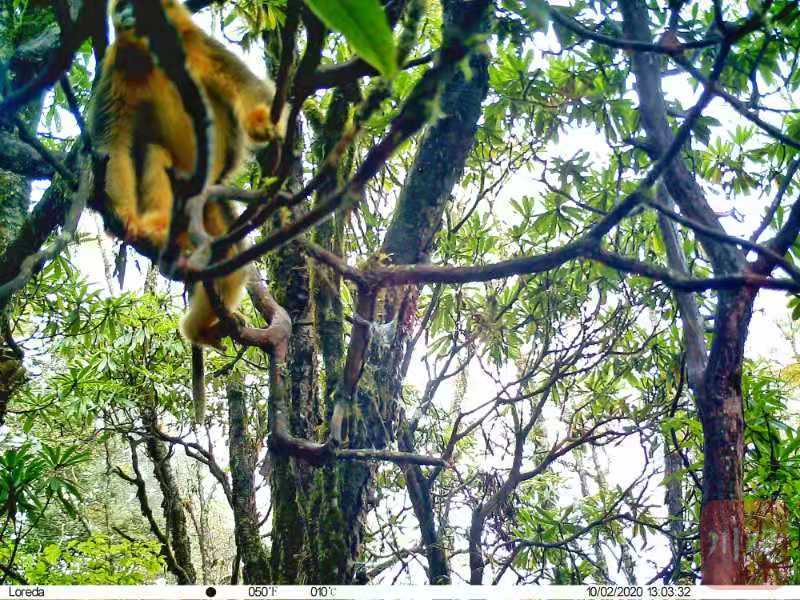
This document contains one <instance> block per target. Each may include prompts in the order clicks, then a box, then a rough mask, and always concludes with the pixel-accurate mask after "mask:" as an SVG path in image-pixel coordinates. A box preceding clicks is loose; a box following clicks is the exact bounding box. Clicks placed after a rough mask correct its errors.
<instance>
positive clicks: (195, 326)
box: [181, 269, 247, 348]
mask: <svg viewBox="0 0 800 600" xmlns="http://www.w3.org/2000/svg"><path fill="white" fill-rule="evenodd" d="M246 282H247V269H240V270H239V271H236V272H235V273H232V274H230V275H228V276H227V277H223V278H222V279H217V280H216V286H217V293H218V294H219V296H220V299H221V300H222V303H223V304H224V305H225V307H226V308H227V309H228V310H229V311H230V312H232V313H234V314H238V313H236V312H235V311H236V309H237V307H238V306H239V303H240V302H241V301H242V296H243V295H244V287H245V283H246ZM181 333H183V336H184V337H185V338H186V339H187V340H189V341H190V342H192V343H193V344H196V345H199V346H213V347H215V348H219V347H220V345H221V342H222V337H221V334H220V331H219V318H218V317H217V315H216V313H215V312H214V308H213V307H212V306H211V300H210V299H209V297H208V294H207V293H206V290H205V286H204V285H203V284H202V283H198V284H196V285H195V286H194V293H193V294H192V299H191V301H190V303H189V312H188V313H186V315H185V316H184V317H183V320H182V321H181Z"/></svg>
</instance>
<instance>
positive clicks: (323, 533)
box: [272, 0, 488, 583]
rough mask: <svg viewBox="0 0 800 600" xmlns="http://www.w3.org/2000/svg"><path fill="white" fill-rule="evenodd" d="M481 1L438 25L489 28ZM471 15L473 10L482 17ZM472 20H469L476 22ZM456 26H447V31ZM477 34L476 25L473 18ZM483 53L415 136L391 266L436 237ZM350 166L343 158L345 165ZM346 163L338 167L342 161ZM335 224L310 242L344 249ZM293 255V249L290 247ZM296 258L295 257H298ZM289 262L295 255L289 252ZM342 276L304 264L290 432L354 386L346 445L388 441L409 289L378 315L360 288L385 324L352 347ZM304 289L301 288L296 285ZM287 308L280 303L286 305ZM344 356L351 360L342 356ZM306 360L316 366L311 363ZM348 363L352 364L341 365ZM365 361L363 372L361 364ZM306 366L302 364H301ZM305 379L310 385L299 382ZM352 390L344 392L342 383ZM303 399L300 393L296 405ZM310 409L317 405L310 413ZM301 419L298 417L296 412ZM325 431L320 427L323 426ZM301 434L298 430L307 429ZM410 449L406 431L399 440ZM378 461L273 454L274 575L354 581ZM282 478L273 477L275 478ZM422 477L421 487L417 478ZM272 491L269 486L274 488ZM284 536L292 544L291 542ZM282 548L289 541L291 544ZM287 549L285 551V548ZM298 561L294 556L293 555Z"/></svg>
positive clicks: (482, 89) (449, 10) (326, 143)
mask: <svg viewBox="0 0 800 600" xmlns="http://www.w3.org/2000/svg"><path fill="white" fill-rule="evenodd" d="M487 6H488V3H487V2H485V1H484V0H480V1H468V0H448V1H446V2H444V10H445V21H446V31H447V32H448V33H447V34H448V35H451V32H452V31H456V30H457V29H458V26H461V25H463V24H464V23H470V20H473V21H476V20H477V19H482V21H481V28H484V29H483V30H486V29H485V28H487V27H488V18H486V12H485V11H486V9H487ZM479 15H480V16H479ZM476 22H477V21H476ZM454 26H455V27H454ZM470 26H471V28H472V29H473V30H474V29H476V27H475V26H474V24H471V25H470ZM487 62H488V61H487V60H486V58H485V57H483V56H474V57H473V58H472V70H473V75H472V77H471V78H469V79H465V77H464V75H463V73H461V72H458V71H456V72H455V74H454V75H453V76H452V78H451V79H450V80H449V81H447V82H446V85H445V89H444V93H443V96H442V110H443V112H444V114H446V115H447V117H446V118H443V119H441V120H440V121H438V122H437V123H436V124H434V125H433V126H432V127H431V129H430V130H429V132H428V133H427V134H426V135H425V136H424V139H423V141H422V143H421V147H420V150H419V152H418V154H417V157H416V159H415V163H414V167H412V169H411V171H410V172H409V175H408V177H407V180H406V182H405V185H404V186H403V190H402V192H401V195H400V199H399V201H398V206H397V208H396V209H395V215H394V218H393V221H392V224H391V226H390V228H389V231H388V232H387V234H386V237H385V240H384V243H383V247H382V250H381V252H382V253H385V254H387V255H389V257H390V260H391V261H392V262H394V263H403V264H410V263H416V262H419V261H424V260H425V259H426V257H427V255H428V253H429V252H430V250H431V243H432V239H433V236H434V234H435V233H436V231H437V230H438V228H439V226H440V223H441V218H442V213H443V211H444V208H445V206H446V205H447V202H448V201H449V196H450V192H451V190H452V187H453V185H454V184H455V182H456V181H457V180H458V178H459V177H460V175H461V172H462V170H463V166H464V162H465V160H466V156H467V154H468V152H469V150H470V148H471V146H472V143H473V141H474V136H475V131H476V127H477V125H476V124H477V120H478V118H479V116H480V108H481V102H482V100H483V98H484V97H485V95H486V90H487V88H488V75H487ZM356 94H357V90H354V89H349V90H341V92H340V91H337V93H336V95H335V98H334V102H333V103H332V105H331V107H330V110H329V112H328V114H327V116H326V123H325V127H324V128H323V129H324V130H323V131H322V133H321V136H320V142H321V154H322V155H323V156H324V155H325V154H327V152H329V151H330V150H331V149H332V147H333V145H334V144H335V141H336V140H337V139H338V137H339V136H338V132H340V131H341V130H342V128H343V127H344V125H345V122H346V116H347V106H348V103H349V102H350V101H352V98H353V97H355V95H356ZM344 162H345V163H346V162H347V161H346V160H345V161H344ZM345 170H346V167H345ZM337 175H341V172H340V173H338V174H334V173H332V174H331V182H330V185H329V186H323V188H322V189H321V190H320V192H319V194H318V198H317V201H321V200H323V199H324V198H325V195H326V194H329V193H330V192H331V191H332V190H334V189H335V188H336V179H337ZM343 225H344V222H343V220H340V219H339V218H338V217H337V219H335V220H333V221H331V222H330V223H328V224H326V225H324V226H322V227H320V228H319V229H318V231H317V233H316V241H317V242H318V243H319V244H320V245H321V246H323V247H324V248H326V249H328V250H330V251H332V252H334V253H337V254H341V253H342V234H343ZM293 256H294V257H295V258H297V257H298V256H302V253H300V252H294V253H293ZM298 260H299V259H298ZM295 263H297V260H295ZM295 263H292V265H293V266H290V265H289V263H285V262H284V261H283V260H281V269H282V273H281V275H280V277H279V279H278V280H279V281H281V282H283V283H284V285H287V284H289V285H293V283H292V282H295V284H296V282H297V281H298V280H299V278H300V277H301V275H300V274H301V273H304V272H306V271H305V270H306V269H307V268H308V267H307V265H305V264H304V262H302V261H301V262H300V263H297V264H295ZM341 284H342V282H341V278H340V277H339V276H338V275H335V274H333V273H332V272H331V271H329V270H327V269H322V268H315V269H314V270H313V282H312V284H311V287H310V290H311V300H312V301H313V309H311V310H309V305H308V304H306V300H307V298H308V296H307V295H305V294H300V296H302V300H303V305H302V306H298V307H297V308H296V309H295V310H294V311H292V310H290V311H289V312H290V314H291V316H292V319H293V321H294V323H295V325H296V326H297V324H298V323H300V324H302V323H304V322H306V321H312V322H313V323H314V326H315V335H316V339H315V340H313V344H311V343H305V342H304V343H302V344H301V345H302V347H303V349H304V350H303V351H302V352H301V351H299V348H298V347H297V341H296V340H295V337H296V336H297V335H298V333H300V334H301V338H302V337H304V336H303V335H302V331H300V332H298V330H297V328H295V330H294V331H293V334H292V338H293V340H292V346H293V347H295V348H298V349H297V350H296V351H294V352H292V351H290V357H289V361H288V366H287V369H286V370H287V372H288V373H289V375H290V381H291V384H290V390H292V391H291V392H290V393H291V396H292V400H293V405H295V406H293V409H296V411H295V410H293V413H294V414H295V415H300V417H298V418H299V420H295V422H293V423H292V428H293V433H295V434H297V435H299V436H303V437H308V438H313V437H315V433H316V436H317V437H318V436H319V432H314V431H313V429H314V426H315V425H317V424H319V423H325V422H327V421H328V417H330V414H331V412H332V411H333V405H334V397H335V396H337V395H340V394H342V393H344V394H345V395H346V394H347V393H348V392H354V393H355V403H356V405H357V407H356V408H355V410H354V411H352V412H353V414H351V416H350V418H349V420H348V424H347V433H348V437H347V443H348V445H349V446H350V447H353V448H385V447H386V446H387V445H388V444H389V443H390V442H391V441H392V438H393V437H394V436H395V430H396V428H397V426H398V411H397V400H398V394H399V393H400V385H401V382H402V378H403V377H402V376H403V375H404V373H401V368H402V359H403V356H404V354H405V349H406V346H407V344H408V340H409V333H410V331H411V329H412V326H413V319H414V314H415V310H416V299H417V295H418V289H417V288H416V287H414V288H408V289H404V290H401V291H400V292H388V293H386V294H385V296H384V297H383V298H382V308H383V310H382V314H381V315H380V316H379V317H376V316H375V315H374V309H375V306H376V304H377V303H378V302H377V298H376V295H375V293H374V291H364V290H362V291H361V292H360V293H359V299H358V302H357V303H358V306H359V314H360V315H361V316H362V317H364V315H366V319H367V320H369V321H373V322H378V323H381V324H383V325H382V326H381V327H383V326H385V327H383V329H382V330H383V331H385V332H386V333H387V335H383V336H379V337H380V338H381V339H379V340H373V341H372V343H369V342H368V339H367V338H368V336H366V337H364V336H363V335H362V334H363V333H364V332H363V327H359V326H354V333H353V335H352V339H351V343H350V347H349V348H348V349H347V350H346V349H345V347H344V344H343V336H344V322H343V315H342V307H341V300H340V298H339V287H340V285H341ZM301 287H302V290H303V291H304V292H305V291H306V290H308V289H309V287H307V286H306V285H304V286H301ZM297 297H298V295H297V294H289V293H288V292H287V293H283V294H280V295H279V300H282V304H284V306H286V302H290V303H291V301H292V300H297ZM286 308H287V310H288V309H289V306H286ZM345 353H347V356H348V360H345ZM317 355H321V360H322V365H323V369H324V375H325V377H324V381H325V386H324V393H325V399H324V401H323V402H319V400H318V399H317V400H315V399H314V398H312V394H313V391H314V389H315V386H316V383H314V378H315V377H316V366H315V365H314V363H313V362H312V361H313V360H315V357H316V356H317ZM312 365H314V367H313V369H312ZM346 365H348V366H349V368H350V371H349V372H348V371H347V367H346ZM362 366H363V368H362ZM309 369H311V370H309ZM301 385H305V386H307V387H308V390H307V393H299V392H301V391H302V390H301V389H299V388H298V386H301ZM348 386H352V387H351V389H350V390H343V389H342V388H343V387H348ZM301 397H304V398H306V400H302V401H299V402H298V400H300V398H301ZM316 411H319V412H316ZM302 415H305V417H303V416H302ZM323 433H324V432H323ZM304 434H307V435H304ZM404 439H405V440H406V442H405V443H406V444H407V445H411V444H412V443H413V436H412V437H407V438H404ZM375 470H376V466H375V465H374V464H365V463H359V462H353V463H341V462H340V463H338V464H334V465H328V466H323V467H321V468H316V469H314V470H313V473H312V475H311V479H308V478H307V477H305V476H304V475H303V472H302V471H301V470H300V469H299V468H298V466H297V464H296V462H295V461H293V460H292V459H285V458H282V457H276V458H275V460H274V461H273V478H272V490H273V510H274V514H275V518H274V521H273V531H274V532H275V535H276V537H275V538H274V540H273V556H272V565H273V574H272V579H273V581H275V582H280V581H292V582H298V581H301V580H302V581H305V582H307V583H352V582H353V581H354V578H355V577H356V575H357V574H359V575H360V577H359V579H361V580H363V578H362V577H361V576H363V573H361V570H360V569H359V558H360V555H361V551H362V541H363V535H364V530H363V526H364V519H365V517H366V514H367V513H368V511H369V510H370V509H371V507H372V506H373V505H374V502H375V499H374V496H373V477H374V474H375ZM415 475H416V476H418V477H419V479H418V480H417V482H418V483H420V484H421V485H419V486H412V498H415V500H416V502H415V505H416V506H417V507H419V508H420V509H421V510H422V512H420V513H418V514H419V515H420V517H421V520H422V521H423V522H424V523H425V527H423V539H424V540H425V541H426V553H427V554H428V557H429V565H430V568H431V570H430V577H431V580H432V581H435V582H438V583H444V582H447V581H449V567H448V565H447V559H446V556H445V554H444V551H443V548H442V547H441V542H440V540H439V538H438V535H437V532H436V530H435V526H434V525H433V523H434V519H433V514H432V513H431V512H430V502H429V503H428V508H427V510H426V509H425V503H424V502H422V499H423V497H424V495H425V486H427V485H429V483H427V482H426V481H425V478H424V476H423V474H422V471H420V470H419V469H416V470H415V471H411V477H412V478H414V476H415ZM276 482H279V483H280V485H276ZM423 482H424V483H423ZM276 492H277V493H276ZM290 536H292V537H293V545H290V544H289V543H288V540H289V538H290ZM290 546H291V547H290ZM292 553H293V554H292ZM293 556H294V557H298V558H302V563H299V562H298V561H297V560H296V559H293V558H292V557H293Z"/></svg>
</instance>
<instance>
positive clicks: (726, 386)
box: [700, 289, 755, 584]
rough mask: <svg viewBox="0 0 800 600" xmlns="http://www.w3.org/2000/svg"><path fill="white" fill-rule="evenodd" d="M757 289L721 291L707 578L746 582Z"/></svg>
mask: <svg viewBox="0 0 800 600" xmlns="http://www.w3.org/2000/svg"><path fill="white" fill-rule="evenodd" d="M754 299H755V290H750V289H743V290H737V291H735V292H721V293H720V294H719V299H718V300H717V314H716V318H715V335H714V341H713V343H712V345H711V351H710V353H709V359H708V367H706V374H705V397H704V398H703V403H702V404H701V405H700V420H701V422H702V423H703V456H704V462H703V508H702V513H701V515H700V551H701V554H702V557H703V583H705V584H741V583H743V582H744V580H743V578H744V550H745V532H744V504H743V495H742V494H743V485H742V482H743V476H744V472H743V462H744V409H743V404H742V362H743V358H744V356H743V355H744V343H745V339H746V338H747V332H748V327H749V324H750V317H751V315H752V312H753V301H754Z"/></svg>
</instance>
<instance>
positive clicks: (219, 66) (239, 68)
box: [90, 0, 287, 346]
mask: <svg viewBox="0 0 800 600" xmlns="http://www.w3.org/2000/svg"><path fill="white" fill-rule="evenodd" d="M134 1H135V0H134ZM162 5H163V7H164V10H165V13H166V14H167V17H168V18H169V19H170V21H171V23H172V25H173V26H174V27H175V28H176V29H177V30H178V32H179V34H180V37H181V40H182V42H183V47H184V50H185V52H186V57H187V68H188V71H189V73H190V74H191V75H192V76H193V77H194V79H195V81H196V82H197V83H198V85H199V87H200V89H201V91H202V93H203V95H204V99H205V101H206V105H207V107H208V109H209V116H210V117H211V120H212V123H213V126H212V128H211V131H210V136H211V142H212V143H211V147H212V148H213V152H212V156H211V157H210V160H209V171H210V172H209V178H208V181H209V182H211V183H218V182H220V181H223V180H224V179H225V178H227V177H229V176H231V175H232V174H233V173H234V172H235V171H236V169H237V168H238V167H239V165H240V163H241V161H242V158H243V156H244V154H245V146H246V145H247V144H248V143H249V144H251V145H254V144H264V143H266V142H269V141H270V140H273V139H276V138H280V137H283V134H284V130H285V125H286V124H285V116H286V112H287V111H284V117H283V118H282V120H281V122H280V123H278V124H277V125H276V124H273V122H272V119H271V116H270V113H271V109H272V101H273V98H274V95H275V91H274V86H273V84H272V82H271V81H262V80H261V79H259V78H258V77H256V76H255V75H254V74H253V73H251V72H250V70H249V69H248V68H247V67H246V66H245V65H244V64H243V63H242V62H241V61H240V60H239V59H238V58H237V57H236V56H234V55H233V54H232V53H231V52H229V51H228V50H227V49H226V48H225V47H224V46H222V45H221V44H220V43H219V42H217V41H216V40H214V39H213V38H211V37H210V36H208V35H207V34H206V33H205V32H203V31H202V30H201V29H200V28H199V27H198V26H197V25H195V24H194V22H193V21H192V18H191V14H190V12H189V11H188V10H187V9H186V8H185V7H184V6H183V5H182V4H181V3H180V2H177V1H175V0H162ZM111 11H112V14H113V19H114V26H115V31H116V40H115V42H114V44H113V45H112V46H111V47H110V48H109V49H108V52H107V54H106V57H105V59H104V62H103V65H102V75H101V79H100V82H99V84H98V87H97V91H96V97H95V99H94V101H93V106H92V110H91V112H90V127H91V132H92V138H93V140H94V142H95V144H96V148H97V150H99V151H100V152H101V153H104V154H106V155H107V156H108V163H107V167H106V193H107V196H108V198H109V199H110V203H111V209H112V211H113V212H114V213H116V215H117V216H118V217H119V218H120V220H121V221H122V223H123V226H124V228H125V239H126V240H127V241H129V242H132V243H135V242H136V241H137V240H138V241H141V240H146V241H148V242H150V243H151V244H153V245H155V246H157V247H159V248H163V247H164V245H165V244H166V241H167V236H168V232H169V225H170V218H171V214H172V201H173V190H172V185H171V181H170V177H169V170H170V169H174V170H175V171H177V172H184V173H191V172H192V171H193V170H194V165H195V157H196V153H197V144H196V141H195V135H194V127H193V124H192V120H191V117H190V116H189V114H188V113H187V112H186V110H185V108H184V104H183V101H182V99H181V96H180V93H179V92H178V89H177V87H176V86H175V85H174V84H173V83H172V81H171V80H170V79H169V77H167V75H166V73H165V72H164V71H163V70H162V69H160V68H159V67H158V66H157V65H156V64H155V59H154V57H153V55H152V54H151V53H150V50H149V47H148V41H147V39H146V38H143V37H140V36H139V35H138V34H137V32H136V29H135V26H134V21H133V6H132V4H131V0H116V1H114V0H112V3H111ZM234 217H235V214H234V212H233V210H232V208H231V207H230V206H229V205H228V204H227V203H220V202H209V203H208V205H207V206H206V211H205V215H204V218H205V227H206V230H207V231H208V233H209V234H211V235H212V236H215V237H216V236H219V235H221V234H223V233H225V232H226V231H227V230H228V228H229V227H230V225H231V223H232V221H233V219H234ZM179 244H180V246H181V248H182V249H183V250H185V249H187V247H188V236H187V235H186V234H185V233H184V234H183V235H181V236H180V241H179ZM233 252H235V249H233V250H232V251H231V253H233ZM246 272H247V269H242V270H240V271H237V272H236V273H233V274H231V275H228V276H227V277H224V278H222V279H219V280H217V281H216V286H217V291H218V293H219V295H220V297H221V298H222V300H223V302H224V304H225V306H226V307H227V308H228V309H229V310H231V311H233V310H235V309H236V307H237V306H238V305H239V302H240V301H241V297H242V295H243V290H244V285H245V283H246V278H247V275H246ZM217 322H218V319H217V317H216V315H215V313H214V311H213V309H212V307H211V305H210V301H209V298H208V295H207V294H206V292H205V289H204V287H203V285H202V284H197V285H195V289H194V292H193V295H192V299H191V303H190V307H189V312H188V313H187V314H186V316H185V317H184V318H183V321H182V323H181V331H182V333H183V335H184V336H185V337H186V338H187V339H188V340H189V341H191V342H193V343H196V344H201V345H211V346H218V345H219V343H220V339H219V334H218V333H216V331H217V329H218V328H215V325H216V324H217Z"/></svg>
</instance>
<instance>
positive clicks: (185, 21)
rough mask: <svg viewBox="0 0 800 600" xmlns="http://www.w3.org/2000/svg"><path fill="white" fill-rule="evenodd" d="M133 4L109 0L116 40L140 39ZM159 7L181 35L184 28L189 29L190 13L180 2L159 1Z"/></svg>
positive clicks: (171, 0) (128, 0) (126, 1)
mask: <svg viewBox="0 0 800 600" xmlns="http://www.w3.org/2000/svg"><path fill="white" fill-rule="evenodd" d="M134 4H136V2H135V0H111V9H110V12H111V21H112V22H113V24H114V29H115V31H116V33H117V38H118V39H125V40H128V41H135V40H140V39H141V29H142V28H141V27H140V28H139V29H140V31H137V30H136V10H135V8H134ZM161 6H162V7H163V8H164V12H165V13H166V15H167V17H168V18H169V20H170V21H171V22H172V24H173V25H174V26H175V27H177V28H178V30H179V31H180V32H181V33H183V31H184V29H185V28H186V27H191V24H192V17H191V13H189V11H188V10H187V9H186V7H184V6H183V4H182V3H181V2H178V0H161Z"/></svg>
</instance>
